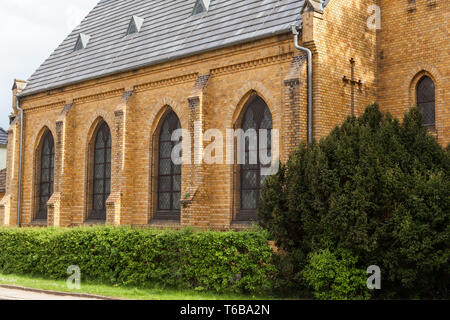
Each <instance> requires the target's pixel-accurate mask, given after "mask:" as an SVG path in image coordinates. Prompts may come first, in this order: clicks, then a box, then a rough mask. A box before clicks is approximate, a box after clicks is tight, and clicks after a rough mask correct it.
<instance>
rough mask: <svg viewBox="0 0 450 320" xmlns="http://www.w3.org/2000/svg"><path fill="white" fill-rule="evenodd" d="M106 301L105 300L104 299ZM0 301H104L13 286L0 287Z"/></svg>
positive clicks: (91, 297)
mask: <svg viewBox="0 0 450 320" xmlns="http://www.w3.org/2000/svg"><path fill="white" fill-rule="evenodd" d="M105 299H106V298H105ZM0 300H39V301H43V300H97V301H98V300H104V299H103V298H102V297H96V296H88V295H69V294H66V293H60V292H52V291H41V290H35V289H28V288H20V287H13V286H0Z"/></svg>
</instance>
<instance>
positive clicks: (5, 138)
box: [0, 128, 8, 170]
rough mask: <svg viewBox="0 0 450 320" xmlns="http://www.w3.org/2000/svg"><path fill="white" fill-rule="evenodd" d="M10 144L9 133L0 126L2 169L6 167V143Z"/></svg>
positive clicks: (0, 168) (0, 162)
mask: <svg viewBox="0 0 450 320" xmlns="http://www.w3.org/2000/svg"><path fill="white" fill-rule="evenodd" d="M7 144H8V133H7V132H6V131H5V130H3V129H2V128H0V170H3V169H6V145H7Z"/></svg>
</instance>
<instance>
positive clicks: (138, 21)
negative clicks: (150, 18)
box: [127, 16, 145, 35]
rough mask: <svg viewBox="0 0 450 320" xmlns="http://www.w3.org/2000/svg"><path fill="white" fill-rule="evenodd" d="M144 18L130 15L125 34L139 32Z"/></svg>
mask: <svg viewBox="0 0 450 320" xmlns="http://www.w3.org/2000/svg"><path fill="white" fill-rule="evenodd" d="M144 21H145V19H144V18H141V17H139V16H132V17H131V21H130V24H129V25H128V30H127V35H130V34H134V33H139V32H140V31H141V28H142V25H143V24H144Z"/></svg>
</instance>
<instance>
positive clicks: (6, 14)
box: [0, 0, 98, 129]
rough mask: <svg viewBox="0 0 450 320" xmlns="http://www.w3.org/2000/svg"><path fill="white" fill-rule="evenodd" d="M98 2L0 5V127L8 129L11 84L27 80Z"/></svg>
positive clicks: (9, 1)
mask: <svg viewBox="0 0 450 320" xmlns="http://www.w3.org/2000/svg"><path fill="white" fill-rule="evenodd" d="M97 2H98V0H63V1H61V0H59V1H58V0H1V1H0V43H1V45H0V70H1V72H0V115H1V116H0V127H2V128H4V129H7V128H8V127H9V119H8V115H9V114H10V113H11V101H12V97H11V88H12V85H13V80H14V79H15V78H17V79H23V80H27V79H28V78H29V77H30V76H31V74H32V73H33V72H34V71H35V70H36V69H37V68H38V67H39V65H40V64H41V63H42V62H44V60H45V59H46V58H47V57H48V56H49V55H50V54H51V53H52V51H53V50H54V49H56V48H57V47H58V45H59V44H60V43H61V42H62V41H63V40H64V38H65V37H66V36H67V35H68V34H69V33H70V32H71V31H72V30H73V29H74V28H75V27H76V26H77V25H78V24H79V23H80V22H81V20H82V19H83V18H84V16H86V15H87V14H88V13H89V11H90V10H91V9H92V8H93V7H94V6H95V4H96V3H97Z"/></svg>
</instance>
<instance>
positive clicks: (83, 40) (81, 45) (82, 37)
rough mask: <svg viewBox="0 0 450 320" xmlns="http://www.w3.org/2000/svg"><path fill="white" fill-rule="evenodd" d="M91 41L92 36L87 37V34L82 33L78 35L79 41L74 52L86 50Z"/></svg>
mask: <svg viewBox="0 0 450 320" xmlns="http://www.w3.org/2000/svg"><path fill="white" fill-rule="evenodd" d="M89 40H91V36H90V35H87V34H85V33H80V34H79V35H78V40H77V43H76V44H75V48H74V51H79V50H83V49H86V47H87V45H88V43H89Z"/></svg>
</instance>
